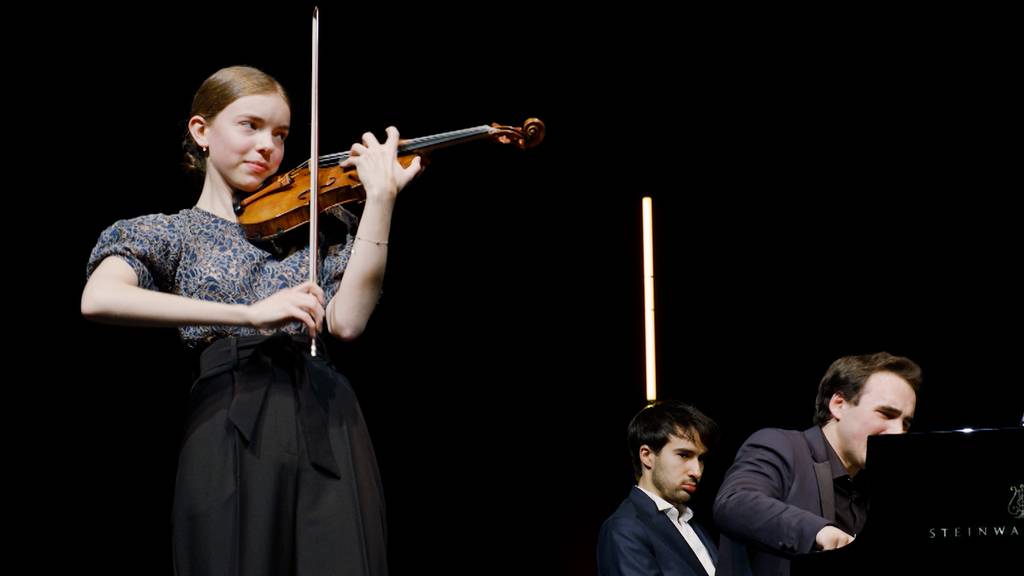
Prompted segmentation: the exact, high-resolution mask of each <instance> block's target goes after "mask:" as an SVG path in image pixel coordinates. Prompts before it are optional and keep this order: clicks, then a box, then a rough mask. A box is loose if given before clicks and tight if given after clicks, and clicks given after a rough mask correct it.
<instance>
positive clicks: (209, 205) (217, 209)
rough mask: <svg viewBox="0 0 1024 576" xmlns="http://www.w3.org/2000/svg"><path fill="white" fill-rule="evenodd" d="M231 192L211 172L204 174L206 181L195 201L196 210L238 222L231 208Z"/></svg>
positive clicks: (232, 207) (220, 179) (221, 180)
mask: <svg viewBox="0 0 1024 576" xmlns="http://www.w3.org/2000/svg"><path fill="white" fill-rule="evenodd" d="M233 194H234V193H233V192H232V190H231V187H230V186H228V185H227V182H225V181H224V179H223V178H221V177H219V176H216V175H215V174H214V173H213V172H212V171H207V172H206V180H205V181H204V182H203V191H202V193H201V194H199V200H198V201H196V208H201V209H203V210H206V211H207V212H210V213H212V214H216V215H217V216H220V217H221V218H223V219H225V220H229V221H231V222H238V217H237V216H235V210H234V206H233V200H234V198H233Z"/></svg>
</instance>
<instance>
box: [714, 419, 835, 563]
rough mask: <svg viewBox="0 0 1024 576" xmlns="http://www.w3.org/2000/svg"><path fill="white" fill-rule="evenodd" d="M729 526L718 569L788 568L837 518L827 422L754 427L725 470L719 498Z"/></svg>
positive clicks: (720, 515)
mask: <svg viewBox="0 0 1024 576" xmlns="http://www.w3.org/2000/svg"><path fill="white" fill-rule="evenodd" d="M714 517H715V524H716V525H717V526H718V528H719V530H721V538H720V540H721V545H722V547H721V559H720V561H719V563H718V566H717V572H718V573H717V576H736V575H741V576H752V575H756V576H788V574H789V564H790V558H792V557H793V556H794V555H796V554H800V553H805V552H810V551H811V549H812V548H813V546H814V537H815V535H817V533H818V532H819V531H820V530H821V529H822V528H824V527H825V526H826V525H828V524H831V523H832V522H833V521H834V520H835V493H834V489H833V485H832V467H831V464H830V463H829V459H828V448H827V446H826V440H825V435H824V433H823V432H822V431H821V428H819V427H818V426H814V427H812V428H808V429H807V430H804V431H802V432H801V431H798V430H780V429H777V428H767V429H764V430H759V431H757V432H755V433H754V434H753V435H751V437H750V438H748V439H747V441H746V442H744V443H743V446H741V447H740V450H739V452H738V453H737V454H736V461H735V462H734V463H733V465H732V467H730V468H729V471H728V472H726V474H725V479H724V480H723V481H722V487H721V488H720V489H719V491H718V496H717V497H716V498H715V505H714Z"/></svg>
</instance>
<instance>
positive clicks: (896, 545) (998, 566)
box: [790, 428, 1024, 576]
mask: <svg viewBox="0 0 1024 576" xmlns="http://www.w3.org/2000/svg"><path fill="white" fill-rule="evenodd" d="M865 471H866V472H867V473H869V474H870V478H869V480H870V491H871V504H870V509H869V512H868V519H867V522H866V523H865V526H864V530H863V531H862V532H861V533H860V534H858V535H857V537H856V539H855V540H854V541H853V542H852V543H851V544H849V545H847V546H845V547H843V548H839V549H838V550H831V551H827V552H815V553H811V554H802V555H798V556H796V557H794V558H793V562H792V565H791V572H790V574H791V576H810V575H819V574H821V575H828V576H844V575H853V574H858V575H866V576H879V575H882V574H929V575H932V574H943V575H944V574H957V575H960V574H963V575H972V576H973V575H975V574H1000V575H1002V574H1007V575H1009V574H1024V428H1006V429H985V430H970V429H965V430H957V431H951V432H924V433H910V434H901V435H886V436H872V437H870V438H868V456H867V463H866V468H865Z"/></svg>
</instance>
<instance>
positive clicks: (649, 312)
mask: <svg viewBox="0 0 1024 576" xmlns="http://www.w3.org/2000/svg"><path fill="white" fill-rule="evenodd" d="M641 205H642V207H643V220H644V229H643V234H644V345H645V350H646V363H647V401H648V402H654V401H655V400H657V398H658V384H657V380H656V374H655V363H654V235H653V222H652V221H653V208H652V207H651V198H650V197H649V196H644V198H643V200H642V204H641Z"/></svg>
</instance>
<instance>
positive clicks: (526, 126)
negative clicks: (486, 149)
mask: <svg viewBox="0 0 1024 576" xmlns="http://www.w3.org/2000/svg"><path fill="white" fill-rule="evenodd" d="M491 137H492V138H494V139H495V140H497V141H498V142H500V143H502V144H515V145H516V147H518V148H519V149H520V150H526V149H527V148H533V147H534V146H536V145H537V144H540V143H541V140H544V123H543V122H541V121H540V119H539V118H528V119H527V120H526V122H523V127H522V128H517V127H515V126H503V125H501V124H497V123H495V124H491Z"/></svg>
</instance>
